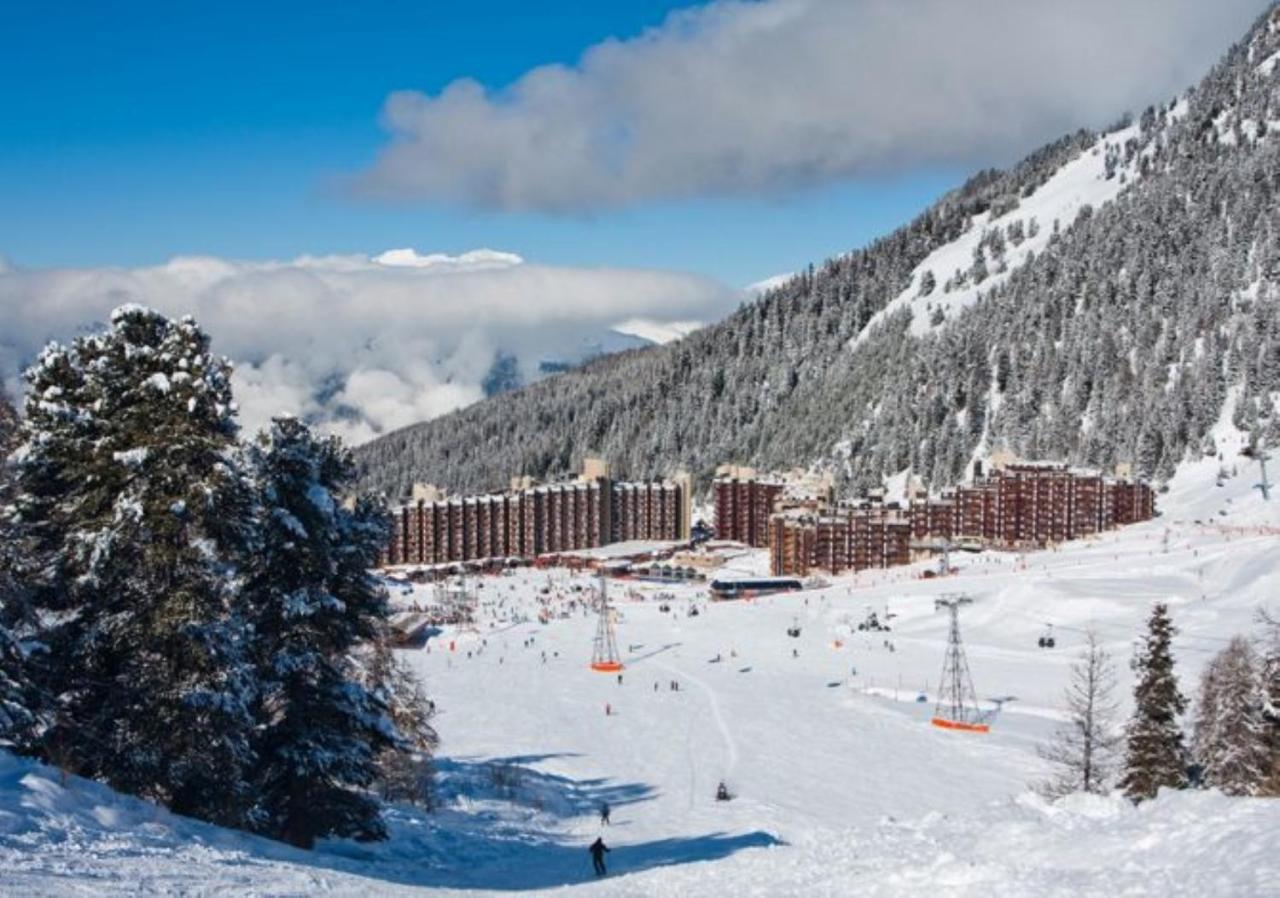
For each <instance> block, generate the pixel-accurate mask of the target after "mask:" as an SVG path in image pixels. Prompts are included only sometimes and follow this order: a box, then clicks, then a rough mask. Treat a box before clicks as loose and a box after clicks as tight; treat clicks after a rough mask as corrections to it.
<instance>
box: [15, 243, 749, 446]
mask: <svg viewBox="0 0 1280 898" xmlns="http://www.w3.org/2000/svg"><path fill="white" fill-rule="evenodd" d="M740 299H741V294H739V293H738V292H737V291H733V290H730V289H729V288H727V287H725V286H723V285H721V284H719V283H717V282H715V281H712V280H709V279H706V278H702V277H698V276H694V275H685V274H678V273H671V272H663V271H649V270H635V269H610V268H599V269H591V268H562V267H551V266H545V265H535V264H529V263H526V262H524V261H523V260H522V259H521V258H520V257H519V256H516V255H513V254H511V253H501V252H495V251H492V250H477V251H474V252H471V253H466V254H463V255H461V256H447V255H442V254H429V255H420V254H418V253H417V252H416V251H414V250H412V249H400V250H392V251H389V252H387V253H384V254H382V255H380V256H377V257H374V258H372V259H371V258H368V257H365V256H326V257H303V258H299V259H296V260H293V261H291V262H238V261H229V260H225V259H217V258H207V257H188V258H177V259H174V260H172V261H170V262H169V263H167V264H165V265H161V266H156V267H151V268H136V269H123V268H97V269H34V270H24V269H22V268H18V267H9V268H4V267H2V266H0V322H2V323H3V325H2V326H0V383H2V384H3V385H4V386H5V387H7V389H8V390H9V391H10V392H11V393H12V394H14V395H17V394H18V392H19V389H20V383H19V372H20V370H21V368H22V367H23V366H24V365H26V364H27V363H29V362H30V361H31V359H32V358H33V357H34V356H35V354H36V353H37V352H38V351H39V349H40V348H41V347H42V346H43V345H44V344H45V343H46V342H47V341H49V340H51V339H58V340H66V339H69V338H70V337H72V336H74V335H76V334H77V333H81V332H84V331H86V330H91V329H95V328H98V327H101V322H104V321H105V320H106V319H107V316H108V314H109V312H110V310H111V309H112V308H114V307H115V306H117V305H119V304H120V303H123V302H140V303H144V304H146V305H149V306H152V307H154V308H157V309H159V310H161V311H163V312H165V313H166V314H170V315H182V314H193V315H195V316H196V318H197V319H198V320H199V321H200V323H201V324H202V325H203V326H204V328H205V329H206V330H207V331H208V332H209V333H210V334H211V336H212V337H213V340H214V348H215V349H216V350H217V351H218V352H220V353H221V354H223V355H226V356H229V357H230V358H231V359H233V360H234V361H235V362H236V374H235V388H236V397H237V400H238V402H239V404H240V407H241V419H242V422H243V423H244V424H245V426H246V427H248V428H256V427H258V426H261V425H262V424H263V423H264V422H265V421H267V420H268V419H269V418H270V416H271V415H273V414H277V413H280V412H290V413H293V414H297V415H302V416H304V417H307V418H309V419H310V420H312V421H315V422H317V423H319V424H320V425H321V426H322V427H324V428H325V429H327V430H329V431H330V432H334V433H338V434H340V435H341V436H343V437H344V438H346V439H347V440H349V441H351V442H363V441H365V440H368V439H370V438H372V437H374V436H376V435H377V434H379V433H383V432H386V431H388V430H391V429H394V428H396V427H402V426H405V425H407V424H412V423H414V422H417V421H421V420H424V419H427V418H431V417H435V416H437V415H440V414H443V413H445V412H448V411H451V410H453V409H455V408H457V407H459V406H462V405H465V404H468V403H470V402H473V401H475V400H477V399H479V398H481V397H482V395H483V383H484V381H485V377H486V375H487V374H488V373H489V371H490V369H491V367H492V366H493V363H494V360H495V358H497V357H498V355H499V354H503V355H507V356H511V357H514V358H515V360H516V366H517V368H518V369H519V371H520V373H521V375H522V376H523V377H524V379H525V380H526V381H527V380H530V379H533V378H535V377H536V376H537V375H538V369H539V364H540V363H542V362H545V361H547V360H568V361H575V360H577V359H580V358H581V357H582V356H583V355H584V354H591V353H592V352H595V351H599V350H600V349H605V350H608V349H614V348H619V347H621V346H626V345H634V344H635V343H636V342H638V341H635V340H634V339H631V340H630V341H628V339H627V338H624V337H621V336H619V335H617V334H616V333H614V332H613V331H612V328H613V327H614V326H615V325H617V324H620V323H623V322H631V321H634V320H636V319H641V320H644V321H649V322H655V323H656V324H655V325H654V327H655V329H656V332H657V333H659V334H661V333H662V332H663V330H662V327H661V325H662V324H664V323H668V322H676V323H677V324H678V327H679V328H687V327H688V326H689V319H696V320H701V321H709V320H713V319H716V318H719V317H722V316H723V315H724V314H725V313H726V312H727V311H729V310H730V309H732V308H733V307H734V306H735V305H736V304H737V302H738V301H740ZM668 330H670V329H668ZM610 341H612V342H610Z"/></svg>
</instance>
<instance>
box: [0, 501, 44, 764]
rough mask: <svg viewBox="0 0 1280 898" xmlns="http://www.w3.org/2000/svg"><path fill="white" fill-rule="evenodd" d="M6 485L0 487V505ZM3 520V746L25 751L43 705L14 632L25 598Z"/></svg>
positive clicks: (0, 565)
mask: <svg viewBox="0 0 1280 898" xmlns="http://www.w3.org/2000/svg"><path fill="white" fill-rule="evenodd" d="M3 503H4V485H3V484H2V483H0V505H2V504H3ZM5 530H6V528H5V525H4V521H3V517H2V516H0V746H6V747H17V748H19V749H21V748H25V747H26V746H28V745H29V744H30V740H31V739H32V738H34V737H35V736H37V735H38V724H39V722H40V719H41V716H42V713H41V707H40V706H41V703H40V702H39V701H38V698H37V697H38V695H39V693H38V692H37V690H36V688H35V686H34V684H33V683H32V681H31V672H30V666H29V665H28V663H27V658H26V652H25V651H24V648H23V645H22V643H21V642H20V640H19V638H18V635H17V633H16V632H15V630H16V627H15V626H14V625H15V624H18V623H22V622H24V620H25V618H26V616H27V615H26V614H25V606H26V601H25V596H24V594H23V589H22V585H21V583H20V581H19V579H18V576H17V569H16V565H15V564H14V560H15V551H14V550H16V548H17V546H16V545H15V544H14V542H13V541H11V540H10V539H9V538H8V536H7V534H6V532H5Z"/></svg>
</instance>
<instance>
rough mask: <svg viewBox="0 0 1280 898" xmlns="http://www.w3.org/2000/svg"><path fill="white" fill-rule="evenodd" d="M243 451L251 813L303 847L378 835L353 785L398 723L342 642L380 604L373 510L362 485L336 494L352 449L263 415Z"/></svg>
mask: <svg viewBox="0 0 1280 898" xmlns="http://www.w3.org/2000/svg"><path fill="white" fill-rule="evenodd" d="M250 457H251V459H252V467H253V470H254V471H255V475H256V482H257V490H258V494H259V497H260V500H259V501H260V505H261V512H260V514H261V539H260V547H259V549H258V552H257V553H256V556H255V558H254V560H253V562H252V563H251V566H250V580H249V585H248V587H247V589H246V595H247V598H248V606H249V608H250V609H251V610H250V612H249V613H250V614H251V615H252V620H253V626H254V632H255V650H256V653H257V661H258V666H259V669H260V676H259V678H260V681H261V684H262V694H261V698H260V702H259V712H258V713H259V717H260V721H261V732H260V737H259V738H258V740H257V751H258V756H259V768H258V773H257V777H256V788H257V792H258V796H259V798H258V802H257V805H256V807H255V810H254V814H255V826H256V827H257V828H258V829H259V830H260V831H262V832H264V833H266V834H268V835H271V836H273V837H276V838H280V839H283V840H285V841H287V842H290V843H291V844H293V845H297V846H300V847H303V848H309V847H311V846H312V845H313V844H314V843H315V840H316V839H320V838H324V837H327V836H340V837H347V836H350V837H355V838H358V839H365V840H368V839H379V838H383V837H385V834H386V833H385V828H384V825H383V822H382V819H381V817H380V814H379V807H378V802H377V801H376V799H375V798H374V797H372V796H371V795H369V794H368V793H367V792H366V791H365V789H367V787H369V786H370V785H371V784H372V783H373V782H374V779H375V777H376V774H377V767H376V759H377V757H378V755H379V754H380V753H381V752H382V751H383V750H385V749H387V748H389V747H391V746H393V745H395V744H396V743H397V742H398V736H397V734H396V732H395V729H394V726H393V724H392V722H391V721H390V719H389V717H388V708H387V701H386V699H385V697H384V696H383V695H381V694H380V693H378V692H375V691H373V690H369V689H367V688H365V686H364V685H363V684H362V683H361V682H360V679H359V678H360V673H361V672H360V670H359V669H358V668H357V667H356V665H355V664H354V663H353V661H352V659H351V654H352V652H353V650H354V648H355V647H356V646H357V644H358V643H361V642H368V641H371V640H373V639H375V637H376V636H377V635H378V632H379V628H380V625H381V623H382V622H383V621H384V620H385V617H386V613H387V600H386V592H385V590H384V589H383V588H382V587H381V586H380V585H379V584H378V583H377V581H376V580H375V579H374V578H373V577H372V576H371V575H370V574H369V568H370V567H372V566H373V565H374V564H376V561H377V556H378V552H379V550H380V549H381V547H382V545H383V543H384V540H385V514H384V513H383V512H382V511H380V510H379V508H378V507H377V506H376V505H375V503H373V502H372V501H370V500H366V499H360V500H357V501H355V502H354V503H353V505H352V507H350V508H348V507H344V506H343V505H342V504H340V502H339V501H338V497H339V496H340V495H342V493H343V491H344V490H345V489H346V487H347V486H348V485H349V483H350V481H351V479H352V477H353V473H354V472H353V469H352V463H351V459H350V455H349V454H348V453H347V452H346V450H344V449H343V448H342V446H341V444H340V443H339V442H338V441H337V440H336V439H333V438H330V439H317V438H316V437H314V436H313V435H312V434H311V432H310V430H308V428H307V427H306V425H305V424H303V423H302V422H300V421H298V420H296V419H293V418H278V419H276V420H275V421H274V422H272V425H271V429H270V432H269V433H266V434H264V435H262V437H261V438H260V439H259V440H258V441H257V443H256V444H255V445H254V446H253V447H252V448H251V450H250Z"/></svg>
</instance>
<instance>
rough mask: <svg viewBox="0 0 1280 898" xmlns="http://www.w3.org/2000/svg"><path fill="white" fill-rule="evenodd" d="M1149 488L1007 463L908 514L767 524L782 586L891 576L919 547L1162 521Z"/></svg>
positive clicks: (1037, 544)
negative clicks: (859, 574) (883, 570)
mask: <svg viewBox="0 0 1280 898" xmlns="http://www.w3.org/2000/svg"><path fill="white" fill-rule="evenodd" d="M1155 513H1156V507H1155V491H1154V490H1152V488H1151V486H1150V484H1147V483H1144V482H1141V481H1135V480H1130V479H1127V478H1116V479H1112V478H1106V477H1103V476H1101V475H1100V474H1098V473H1096V472H1089V471H1075V470H1072V469H1071V468H1069V467H1068V466H1067V465H1062V464H1046V463H1033V462H1010V463H1008V464H1006V465H1005V466H1004V467H1002V468H1000V469H998V470H995V471H992V472H991V473H989V474H987V475H985V476H983V475H982V474H981V473H979V475H978V476H977V477H975V479H974V481H973V482H972V483H970V484H968V485H966V486H961V487H958V488H956V489H954V490H947V491H945V492H943V493H942V494H941V495H940V496H936V497H932V496H927V495H917V496H916V497H914V498H913V499H912V500H911V501H910V503H909V504H908V506H907V507H906V508H900V507H898V506H897V505H896V504H895V503H880V502H866V501H864V502H861V503H857V504H854V505H844V506H836V507H834V508H833V509H831V510H829V511H825V512H823V513H819V514H806V513H795V512H789V511H783V512H780V513H777V514H775V515H773V516H772V518H771V521H770V530H769V535H770V549H771V561H772V564H771V567H772V570H773V574H774V575H775V576H804V575H806V574H808V573H809V572H810V571H812V570H821V571H825V572H828V573H840V572H842V571H848V570H852V571H859V570H865V569H867V568H880V567H893V566H895V565H899V564H907V563H908V562H910V560H911V551H912V542H913V541H914V542H915V543H916V544H917V546H921V545H922V544H927V545H925V546H924V547H925V548H930V547H933V546H936V545H937V544H939V543H944V542H952V541H959V542H962V543H968V544H980V545H984V546H990V547H995V548H1005V549H1028V548H1042V547H1045V546H1050V545H1054V544H1056V543H1060V542H1066V541H1068V540H1073V539H1080V538H1083V537H1087V536H1091V535H1093V534H1095V533H1101V532H1103V531H1106V530H1112V529H1115V528H1116V527H1120V526H1123V525H1125V524H1134V523H1138V522H1139V521H1147V520H1150V519H1151V518H1153V517H1155Z"/></svg>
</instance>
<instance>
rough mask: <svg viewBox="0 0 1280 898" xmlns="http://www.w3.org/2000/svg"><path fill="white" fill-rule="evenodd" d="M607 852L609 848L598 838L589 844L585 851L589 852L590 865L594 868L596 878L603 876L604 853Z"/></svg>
mask: <svg viewBox="0 0 1280 898" xmlns="http://www.w3.org/2000/svg"><path fill="white" fill-rule="evenodd" d="M608 850H609V846H608V845H606V844H604V839H603V838H602V837H600V836H597V837H596V840H595V841H594V842H592V843H591V847H590V848H588V849H587V851H590V852H591V865H592V866H593V867H594V868H595V871H596V876H604V874H605V869H604V853H605V852H606V851H608Z"/></svg>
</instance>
